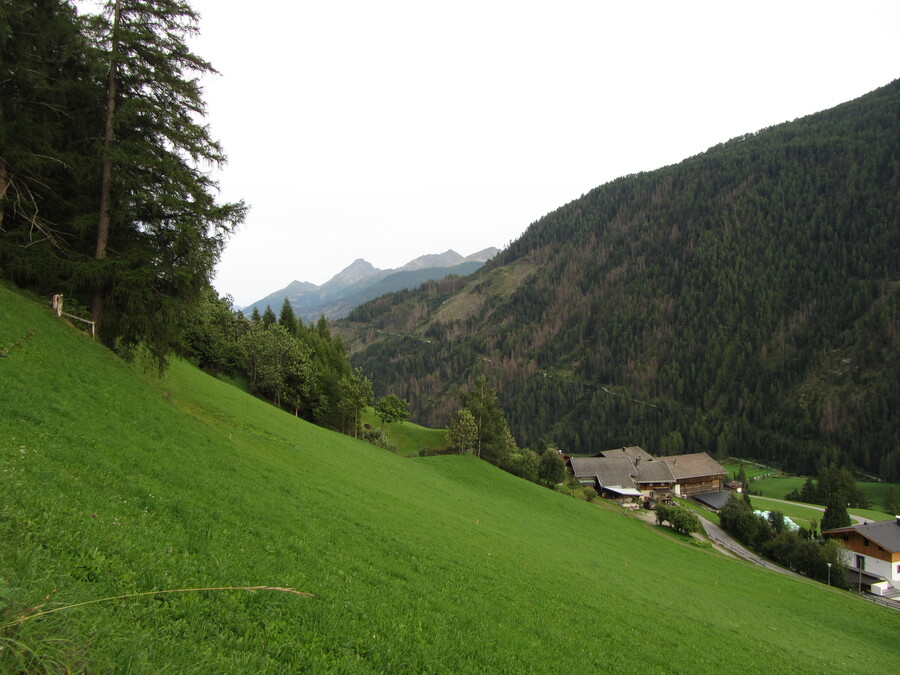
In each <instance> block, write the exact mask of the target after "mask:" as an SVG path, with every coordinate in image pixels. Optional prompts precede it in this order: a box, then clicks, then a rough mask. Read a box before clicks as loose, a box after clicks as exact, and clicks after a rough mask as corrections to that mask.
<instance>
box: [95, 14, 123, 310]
mask: <svg viewBox="0 0 900 675" xmlns="http://www.w3.org/2000/svg"><path fill="white" fill-rule="evenodd" d="M118 33H119V0H116V4H115V7H114V9H113V26H112V38H111V44H110V57H109V81H108V83H107V86H106V127H105V129H104V131H103V172H102V174H101V178H100V221H99V222H98V223H97V248H96V250H95V252H94V259H95V260H102V259H103V258H105V257H106V242H107V241H108V240H109V200H110V183H111V178H112V156H111V154H110V146H112V142H113V120H114V118H115V113H116V74H117V72H116V71H117V70H118V64H119V35H118ZM102 311H103V291H102V290H101V289H100V288H97V289H95V290H94V297H93V298H92V299H91V318H92V319H93V320H94V322H95V324H96V325H98V326H99V325H100V314H101V313H102Z"/></svg>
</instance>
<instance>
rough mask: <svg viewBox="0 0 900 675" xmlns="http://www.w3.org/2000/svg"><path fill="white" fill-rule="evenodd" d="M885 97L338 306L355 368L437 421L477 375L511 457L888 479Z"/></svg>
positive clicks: (651, 176) (662, 177)
mask: <svg viewBox="0 0 900 675" xmlns="http://www.w3.org/2000/svg"><path fill="white" fill-rule="evenodd" d="M898 163H900V81H895V82H893V83H891V84H890V85H887V86H885V87H883V88H881V89H879V90H877V91H875V92H872V93H871V94H868V95H866V96H864V97H862V98H860V99H858V100H856V101H852V102H849V103H846V104H843V105H841V106H838V107H836V108H834V109H831V110H828V111H825V112H822V113H818V114H815V115H811V116H809V117H806V118H803V119H799V120H795V121H793V122H789V123H785V124H782V125H779V126H776V127H772V128H769V129H765V130H762V131H760V132H758V133H753V134H747V135H745V136H743V137H740V138H735V139H733V140H731V141H729V142H727V143H723V144H721V145H718V146H716V147H714V148H711V149H710V150H708V151H707V152H705V153H702V154H700V155H698V156H695V157H692V158H689V159H687V160H685V161H684V162H682V163H680V164H678V165H674V166H669V167H665V168H662V169H659V170H656V171H652V172H647V173H641V174H637V175H630V176H626V177H623V178H621V179H618V180H616V181H613V182H611V183H609V184H606V185H603V186H601V187H598V188H596V189H595V190H593V191H591V192H590V193H588V194H586V195H583V196H582V197H581V198H579V199H576V200H575V201H573V202H571V203H569V204H567V205H565V206H563V207H561V208H560V209H558V210H557V211H555V212H553V213H550V214H548V215H547V216H545V217H544V218H542V219H540V220H539V221H537V222H535V223H533V224H532V225H531V226H530V227H529V229H528V230H527V232H525V234H524V235H523V236H522V237H521V238H520V239H519V240H517V241H515V242H514V243H513V244H511V245H510V246H509V247H508V248H507V249H506V250H505V251H503V252H502V253H501V254H500V255H499V256H498V257H497V258H495V259H494V260H493V261H491V262H490V263H489V264H488V265H486V266H485V268H483V269H482V270H481V271H479V272H478V273H476V274H475V275H474V276H473V277H470V278H467V279H456V280H446V281H444V282H441V283H437V282H432V283H429V284H425V285H424V286H423V287H422V288H421V289H419V290H417V291H414V292H410V291H405V292H400V293H395V294H393V295H389V296H385V297H382V298H379V299H377V300H374V301H372V302H370V303H368V304H366V305H364V306H362V307H360V308H358V309H357V310H355V311H354V312H353V313H352V314H351V315H350V317H349V318H348V321H347V322H345V323H344V324H343V325H342V326H341V327H340V329H339V330H340V331H341V332H342V333H343V334H344V335H345V336H346V338H347V340H348V343H349V345H350V348H351V351H352V352H353V354H354V355H353V363H354V365H356V366H359V367H361V368H362V369H363V371H364V372H366V373H367V375H369V376H370V377H371V378H372V381H373V383H375V387H376V393H377V391H378V389H379V388H386V389H387V390H390V391H396V392H398V393H400V395H402V396H404V397H405V398H407V399H408V400H409V401H410V409H411V412H412V415H413V419H417V420H418V421H419V422H421V423H425V424H430V425H435V426H438V425H446V424H447V423H448V419H449V416H450V414H451V412H452V410H453V407H454V405H455V403H456V400H457V399H456V396H455V392H456V391H457V390H458V389H459V388H460V387H464V386H467V385H470V384H471V382H473V381H474V379H475V378H476V377H477V376H478V375H480V374H484V375H486V376H487V378H488V380H489V382H490V384H491V385H492V386H494V387H496V388H497V390H498V392H499V395H500V399H501V403H502V405H503V407H504V409H505V412H506V415H507V418H508V420H509V423H510V428H511V430H512V432H513V434H514V435H515V436H516V440H517V441H518V442H519V443H520V444H521V445H531V446H534V445H536V444H537V443H538V442H539V441H540V440H541V438H542V437H545V440H553V441H555V442H556V443H558V444H559V445H560V447H561V448H564V449H566V450H569V451H572V452H592V451H599V450H603V449H608V448H610V447H616V446H619V445H631V444H640V445H642V446H644V447H646V448H649V449H651V451H654V452H660V453H676V452H681V451H708V452H711V453H714V454H716V455H719V456H724V455H732V456H744V457H755V458H758V459H760V460H765V461H774V462H777V463H779V464H780V465H782V466H783V467H784V468H785V469H787V470H791V471H795V472H801V473H811V472H815V471H816V469H817V468H819V467H822V466H826V465H828V464H830V463H833V462H836V463H838V464H841V465H845V466H848V467H851V468H852V469H854V470H857V471H860V472H866V473H870V474H876V475H879V476H881V477H883V478H886V479H893V480H896V479H897V478H898V477H900V415H898V414H897V410H900V387H898V386H897V383H898V382H900V280H898V262H900V227H898V200H900V184H898Z"/></svg>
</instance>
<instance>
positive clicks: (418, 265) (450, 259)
mask: <svg viewBox="0 0 900 675" xmlns="http://www.w3.org/2000/svg"><path fill="white" fill-rule="evenodd" d="M462 261H463V257H462V256H461V255H460V254H459V253H457V252H456V251H454V250H453V249H452V248H451V249H449V250H447V251H444V252H443V253H429V254H428V255H422V256H419V257H418V258H416V259H415V260H410V261H409V262H408V263H406V264H405V265H404V266H403V267H398V268H397V270H396V271H397V272H410V271H412V270H421V269H425V268H426V267H452V266H453V265H458V264H459V263H461V262H462Z"/></svg>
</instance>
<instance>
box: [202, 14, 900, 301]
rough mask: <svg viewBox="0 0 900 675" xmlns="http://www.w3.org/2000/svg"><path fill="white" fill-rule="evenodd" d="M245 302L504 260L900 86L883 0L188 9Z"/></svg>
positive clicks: (894, 28)
mask: <svg viewBox="0 0 900 675" xmlns="http://www.w3.org/2000/svg"><path fill="white" fill-rule="evenodd" d="M191 5H192V6H193V7H194V8H195V9H196V10H198V11H199V12H200V14H201V16H202V19H201V31H202V35H201V37H200V38H199V39H198V40H196V41H195V42H194V43H193V44H194V48H195V51H197V52H198V53H199V54H200V55H201V56H203V57H204V58H206V59H207V60H209V61H211V62H212V64H213V65H214V66H215V67H216V68H217V69H218V70H219V71H220V73H221V75H220V76H219V77H217V78H215V79H212V80H210V81H208V82H207V83H206V94H205V97H206V101H207V104H208V107H209V116H208V121H209V123H210V125H211V127H212V134H213V136H214V137H215V138H217V139H219V140H220V141H221V142H222V144H223V145H224V147H225V150H226V152H227V154H228V156H229V163H228V165H227V167H225V169H224V170H223V171H222V172H221V174H220V177H219V180H220V183H221V186H222V196H223V198H224V199H227V200H232V199H244V200H245V201H246V202H247V203H248V204H249V205H250V207H251V210H250V213H249V216H248V218H247V221H246V223H245V224H244V225H243V226H242V227H241V229H240V231H239V232H238V233H237V234H236V235H234V237H233V238H232V239H231V241H230V243H229V245H228V248H227V249H226V251H225V253H224V255H223V257H222V260H221V263H220V264H219V266H218V268H217V277H216V280H215V285H216V287H217V289H218V290H219V292H220V293H222V294H225V293H228V294H231V295H232V296H233V297H234V299H235V302H236V304H238V305H246V304H249V303H250V302H253V301H255V300H257V299H259V298H261V297H263V296H265V295H267V294H268V293H270V292H273V291H275V290H278V289H280V288H282V287H284V286H286V285H287V284H288V283H289V282H291V281H292V280H294V279H297V280H300V281H310V282H313V283H316V284H322V283H324V282H325V281H327V280H328V279H329V278H331V277H332V276H333V275H334V274H336V273H337V272H339V271H340V270H341V269H343V268H344V267H346V266H347V265H349V264H350V263H351V262H353V261H354V260H355V259H356V258H365V259H366V260H368V261H369V262H371V263H372V264H373V265H375V266H376V267H379V268H382V269H386V268H393V267H398V266H400V265H403V264H404V263H406V262H407V261H409V260H411V259H412V258H415V257H417V256H419V255H422V254H425V253H439V252H443V251H445V250H447V249H451V248H452V249H454V250H456V251H457V252H459V253H461V254H462V255H468V254H470V253H473V252H475V251H478V250H481V249H483V248H486V247H488V246H497V247H500V248H502V247H504V246H506V245H507V244H508V243H509V242H510V241H512V240H514V239H516V238H518V237H519V235H521V234H522V233H523V232H524V231H525V229H526V228H527V227H528V225H529V224H531V223H532V222H534V221H535V220H537V219H539V218H540V217H541V216H543V215H544V214H546V213H548V212H550V211H552V210H554V209H556V208H557V207H559V206H561V205H563V204H565V203H567V202H569V201H571V200H572V199H575V198H577V197H579V196H580V195H581V194H583V193H585V192H587V191H588V190H590V189H592V188H594V187H596V186H598V185H601V184H603V183H606V182H608V181H610V180H613V179H615V178H617V177H619V176H622V175H625V174H629V173H635V172H638V171H649V170H652V169H656V168H658V167H660V166H665V165H668V164H672V163H675V162H678V161H680V160H682V159H684V158H686V157H689V156H691V155H695V154H697V153H699V152H702V151H704V150H706V149H707V148H709V147H710V146H713V145H715V144H717V143H720V142H722V141H726V140H728V139H730V138H733V137H735V136H737V135H740V134H743V133H746V132H752V131H757V130H759V129H761V128H764V127H767V126H771V125H774V124H778V123H780V122H784V121H787V120H791V119H795V118H797V117H801V116H804V115H807V114H811V113H814V112H817V111H820V110H823V109H826V108H830V107H832V106H834V105H837V104H839V103H842V102H844V101H847V100H850V99H853V98H856V97H858V96H861V95H862V94H865V93H867V92H869V91H871V90H873V89H875V88H877V87H879V86H882V85H885V84H887V83H888V82H890V81H891V80H893V79H895V78H896V77H898V76H900V47H898V27H900V2H898V1H897V0H889V1H884V2H880V1H867V0H855V1H854V2H849V1H848V0H844V1H842V2H827V1H822V0H816V1H813V2H805V1H804V2H799V1H796V2H795V1H792V0H778V1H777V2H769V1H761V0H756V1H754V2H723V1H722V0H718V1H716V2H691V1H689V0H687V1H682V2H671V0H670V1H666V2H641V1H635V0H629V1H627V2H626V1H620V2H615V3H611V2H604V1H602V0H593V1H584V2H569V1H566V0H552V1H548V2H529V1H528V0H517V1H516V2H507V1H497V2H492V1H491V0H478V1H476V2H469V1H468V0H454V1H453V2H433V1H429V0H416V1H409V2H407V1H403V2H398V1H394V0H380V1H377V2H376V1H374V0H365V1H356V0H352V1H342V0H327V1H324V0H317V1H315V2H308V1H306V0H293V1H290V2H288V1H284V0H255V1H254V2H251V3H246V2H237V1H236V0H228V1H226V0H192V2H191Z"/></svg>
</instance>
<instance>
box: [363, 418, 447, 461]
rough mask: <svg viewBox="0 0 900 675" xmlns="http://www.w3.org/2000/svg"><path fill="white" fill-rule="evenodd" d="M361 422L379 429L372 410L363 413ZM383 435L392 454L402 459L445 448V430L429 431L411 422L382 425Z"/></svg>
mask: <svg viewBox="0 0 900 675" xmlns="http://www.w3.org/2000/svg"><path fill="white" fill-rule="evenodd" d="M362 422H363V423H364V424H368V425H370V426H372V427H374V428H376V429H377V428H380V427H381V420H380V419H379V418H378V416H377V415H376V414H375V411H374V410H373V409H372V408H367V409H366V410H365V411H363V414H362ZM384 433H385V435H386V436H387V438H388V441H389V442H390V444H391V446H392V452H396V453H397V454H398V455H401V456H403V457H415V456H417V455H419V454H420V452H421V451H422V450H425V451H426V452H429V451H431V452H432V453H433V452H434V451H440V450H444V449H446V447H447V430H446V429H429V428H428V427H423V426H419V425H418V424H414V423H413V422H393V423H389V424H385V425H384Z"/></svg>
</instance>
